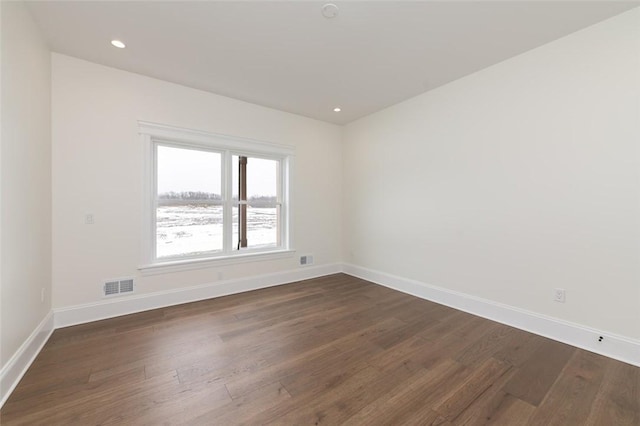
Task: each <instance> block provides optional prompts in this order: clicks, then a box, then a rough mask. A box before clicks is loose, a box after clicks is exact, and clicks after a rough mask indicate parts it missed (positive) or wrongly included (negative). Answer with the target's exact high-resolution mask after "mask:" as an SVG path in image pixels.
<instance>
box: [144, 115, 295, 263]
mask: <svg viewBox="0 0 640 426" xmlns="http://www.w3.org/2000/svg"><path fill="white" fill-rule="evenodd" d="M138 127H139V133H140V137H141V139H142V144H143V147H144V158H145V161H144V168H143V173H144V176H143V182H144V197H143V201H144V207H143V208H144V210H143V224H142V229H143V235H142V250H141V251H142V253H141V257H142V264H141V266H139V267H138V269H139V270H140V271H141V272H143V273H145V274H146V273H148V274H153V273H164V272H172V271H179V270H188V269H195V268H207V267H212V266H220V265H223V264H232V263H238V262H247V261H258V260H270V259H278V258H283V257H291V256H293V253H294V250H293V247H292V243H291V242H292V217H291V216H292V215H291V212H292V209H291V194H292V189H291V173H292V169H293V160H294V153H295V150H294V148H293V147H291V146H288V145H280V144H274V143H269V142H262V141H256V140H252V139H246V138H239V137H234V136H227V135H221V134H216V133H209V132H204V131H199V130H190V129H183V128H179V127H173V126H167V125H163V124H156V123H148V122H143V121H139V122H138ZM158 146H168V147H176V148H185V149H189V148H192V149H196V150H203V151H209V152H216V153H219V154H221V156H222V162H223V165H222V167H221V169H222V171H221V172H222V180H221V185H222V194H221V196H222V206H223V217H224V218H226V220H223V249H222V250H221V251H216V252H211V253H205V254H199V255H194V256H176V257H171V258H160V259H158V258H157V256H156V207H157V194H156V192H157V191H156V185H157V182H156V179H157V173H156V167H157V147H158ZM233 155H239V156H247V157H253V158H264V159H270V160H276V161H278V162H279V165H280V167H279V170H280V176H281V177H280V188H278V191H279V192H280V199H279V200H278V201H279V204H280V209H279V210H280V215H279V224H280V227H279V232H280V235H279V238H280V241H281V245H280V246H278V247H275V248H254V249H251V248H248V249H243V250H233V247H232V246H233V242H232V238H233V228H232V222H231V217H232V208H233V205H232V204H233V203H232V199H231V198H232V197H231V194H232V193H233V191H232V181H233V180H232V163H231V161H232V156H233Z"/></svg>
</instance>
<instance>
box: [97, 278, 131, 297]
mask: <svg viewBox="0 0 640 426" xmlns="http://www.w3.org/2000/svg"><path fill="white" fill-rule="evenodd" d="M134 288H135V287H134V285H133V278H124V279H121V280H112V281H107V282H105V283H104V286H103V287H102V290H103V293H104V296H105V297H107V296H116V295H118V294H123V293H133V290H134Z"/></svg>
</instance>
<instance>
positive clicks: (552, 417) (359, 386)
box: [0, 274, 640, 426]
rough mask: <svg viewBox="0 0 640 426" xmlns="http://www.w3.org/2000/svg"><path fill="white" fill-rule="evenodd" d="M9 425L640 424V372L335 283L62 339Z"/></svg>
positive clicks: (259, 294)
mask: <svg viewBox="0 0 640 426" xmlns="http://www.w3.org/2000/svg"><path fill="white" fill-rule="evenodd" d="M0 422H1V423H2V425H7V426H8V425H18V424H25V425H38V424H42V425H94V424H126V425H146V424H148V425H160V424H169V425H170V424H193V425H214V424H216V425H232V424H248V425H255V424H283V425H307V424H310V425H319V424H320V425H323V424H327V425H339V424H348V425H451V424H454V425H477V424H501V425H526V424H531V425H605V426H610V425H611V426H613V425H636V426H637V425H640V368H637V367H633V366H631V365H628V364H624V363H621V362H617V361H614V360H611V359H608V358H605V357H603V356H599V355H595V354H593V353H590V352H586V351H583V350H580V349H576V348H573V347H571V346H567V345H564V344H562V343H558V342H555V341H552V340H549V339H545V338H542V337H539V336H536V335H533V334H530V333H526V332H524V331H520V330H517V329H514V328H511V327H507V326H505V325H502V324H498V323H495V322H492V321H488V320H485V319H482V318H478V317H475V316H473V315H469V314H466V313H463V312H460V311H456V310H454V309H451V308H447V307H444V306H441V305H437V304H435V303H431V302H428V301H424V300H421V299H418V298H415V297H412V296H408V295H406V294H402V293H399V292H395V291H392V290H389V289H386V288H384V287H380V286H377V285H374V284H371V283H368V282H366V281H362V280H359V279H356V278H353V277H349V276H347V275H342V274H339V275H333V276H328V277H323V278H318V279H313V280H309V281H303V282H299V283H295V284H290V285H285V286H280V287H274V288H269V289H263V290H258V291H253V292H249V293H244V294H238V295H233V296H227V297H222V298H218V299H212V300H206V301H202V302H196V303H190V304H186V305H180V306H175V307H170V308H165V309H158V310H154V311H149V312H144V313H140V314H135V315H129V316H125V317H119V318H114V319H110V320H105V321H99V322H94V323H90V324H85V325H80V326H75V327H69V328H64V329H60V330H56V331H55V332H54V334H53V335H52V337H51V339H50V340H49V342H48V343H47V344H46V346H45V347H44V349H43V351H42V352H41V353H40V355H39V356H38V358H37V359H36V361H35V362H34V363H33V365H32V367H31V368H30V369H29V371H28V372H27V374H26V375H25V376H24V378H23V379H22V381H21V383H20V384H19V385H18V387H17V388H16V390H15V391H14V393H13V394H12V395H11V397H10V399H9V400H8V401H7V403H6V404H5V406H4V407H3V408H2V411H1V412H0Z"/></svg>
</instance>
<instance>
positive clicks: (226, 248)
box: [222, 151, 233, 253]
mask: <svg viewBox="0 0 640 426" xmlns="http://www.w3.org/2000/svg"><path fill="white" fill-rule="evenodd" d="M223 163H224V164H223V165H222V181H223V182H224V184H223V196H222V199H223V206H224V207H223V212H222V227H223V236H222V251H223V252H225V253H231V251H232V248H231V245H232V241H231V240H232V239H233V206H232V200H231V198H232V194H233V190H232V185H233V179H232V176H231V174H232V165H231V153H230V152H229V151H225V152H224V154H223Z"/></svg>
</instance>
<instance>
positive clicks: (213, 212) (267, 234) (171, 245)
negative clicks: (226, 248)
mask: <svg viewBox="0 0 640 426" xmlns="http://www.w3.org/2000/svg"><path fill="white" fill-rule="evenodd" d="M156 217H157V223H158V226H157V234H156V237H157V238H156V240H157V257H158V258H161V257H169V256H171V257H173V256H181V255H182V256H184V255H195V254H198V253H203V252H209V251H215V250H222V207H221V206H202V205H174V206H160V207H158V210H157V212H156ZM277 236H278V223H277V214H276V208H275V207H271V208H258V207H249V208H247V240H248V248H259V247H274V246H276V244H277V241H278V239H277ZM237 241H238V209H237V208H234V209H233V246H234V248H235V247H236V245H237Z"/></svg>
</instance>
